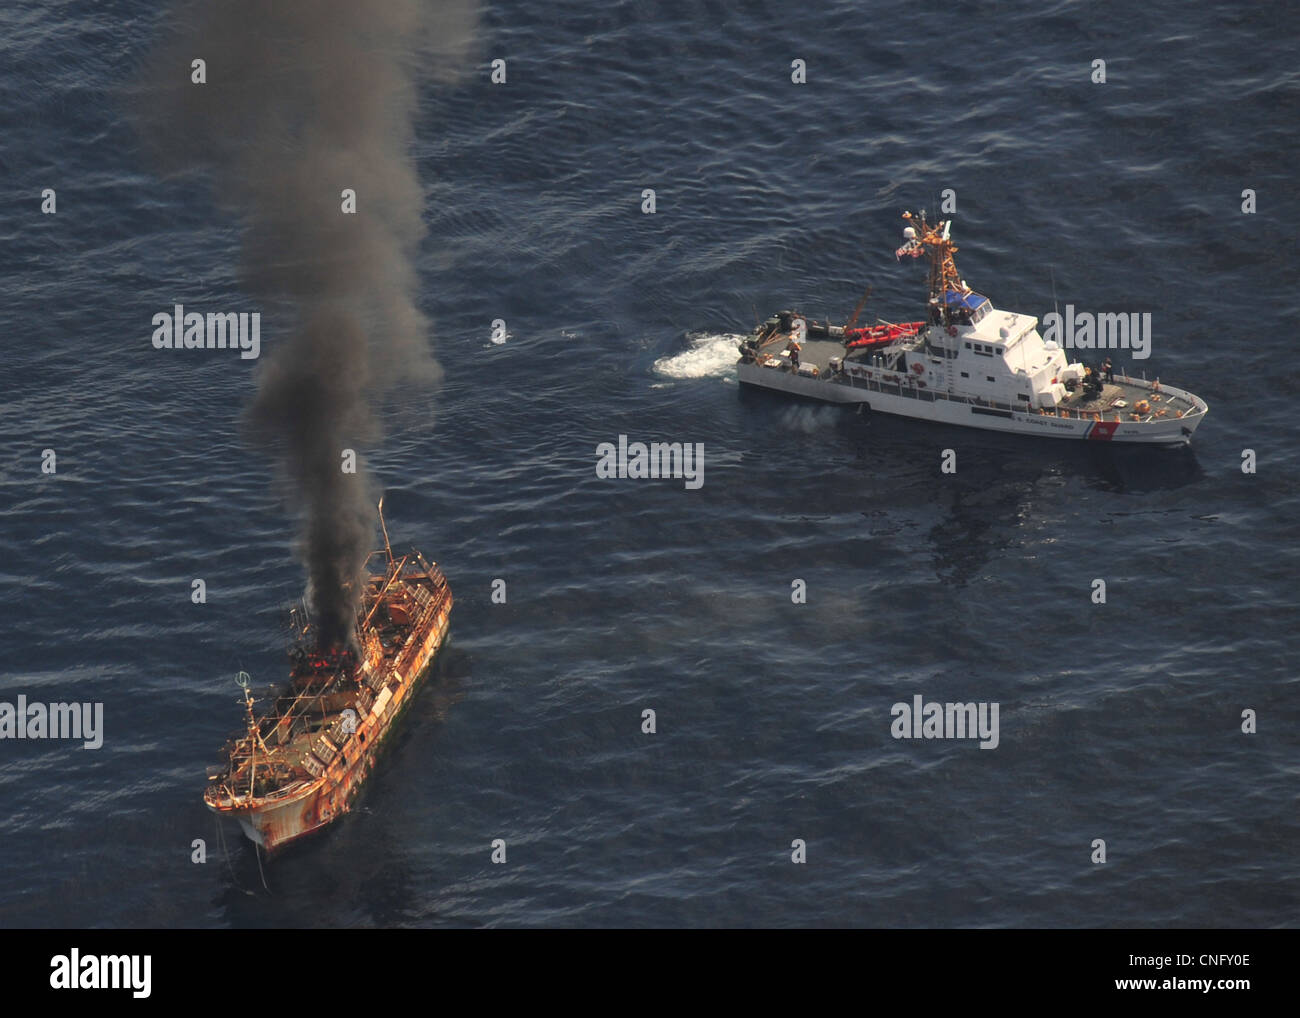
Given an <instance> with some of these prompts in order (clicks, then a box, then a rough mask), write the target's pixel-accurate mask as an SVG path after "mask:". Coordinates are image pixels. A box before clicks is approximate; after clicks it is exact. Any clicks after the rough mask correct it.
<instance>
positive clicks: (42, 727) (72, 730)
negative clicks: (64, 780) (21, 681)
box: [0, 693, 104, 749]
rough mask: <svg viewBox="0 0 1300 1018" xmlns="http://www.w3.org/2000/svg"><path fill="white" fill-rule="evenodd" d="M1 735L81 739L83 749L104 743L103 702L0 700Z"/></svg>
mask: <svg viewBox="0 0 1300 1018" xmlns="http://www.w3.org/2000/svg"><path fill="white" fill-rule="evenodd" d="M0 739H81V740H82V743H81V748H82V749H99V747H100V746H102V745H103V744H104V705H103V704H102V703H51V704H44V703H28V702H27V697H26V695H25V694H21V693H20V694H19V696H18V703H17V704H12V703H8V702H0Z"/></svg>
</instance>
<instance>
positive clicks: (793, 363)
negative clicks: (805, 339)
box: [786, 339, 803, 371]
mask: <svg viewBox="0 0 1300 1018" xmlns="http://www.w3.org/2000/svg"><path fill="white" fill-rule="evenodd" d="M786 349H787V350H789V351H790V370H791V371H798V370H799V351H800V350H802V349H803V347H801V346H800V345H799V341H798V340H797V339H792V340H790V345H789V346H787V347H786Z"/></svg>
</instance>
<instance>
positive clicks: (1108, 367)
mask: <svg viewBox="0 0 1300 1018" xmlns="http://www.w3.org/2000/svg"><path fill="white" fill-rule="evenodd" d="M1101 370H1102V372H1103V373H1104V374H1105V376H1106V381H1108V382H1114V381H1115V366H1114V365H1113V364H1111V362H1110V358H1109V357H1107V358H1106V359H1105V360H1104V361H1102V362H1101Z"/></svg>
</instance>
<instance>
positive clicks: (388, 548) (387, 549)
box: [379, 495, 393, 566]
mask: <svg viewBox="0 0 1300 1018" xmlns="http://www.w3.org/2000/svg"><path fill="white" fill-rule="evenodd" d="M379 529H380V530H382V531H383V532H384V554H385V555H387V556H388V564H389V565H390V566H391V565H392V564H393V549H392V546H391V545H389V543H388V526H387V524H385V523H384V496H383V495H380V496H379Z"/></svg>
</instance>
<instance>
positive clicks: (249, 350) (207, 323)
mask: <svg viewBox="0 0 1300 1018" xmlns="http://www.w3.org/2000/svg"><path fill="white" fill-rule="evenodd" d="M153 325H154V330H153V348H154V349H155V350H238V351H239V356H240V357H241V358H242V359H243V360H246V361H252V360H256V359H257V357H258V355H259V354H260V353H261V352H262V313H261V312H260V311H254V312H253V313H252V314H251V315H250V314H249V313H248V312H247V311H241V312H239V313H238V314H236V313H235V312H233V311H228V312H225V313H223V314H217V313H214V312H211V311H209V312H208V314H207V315H206V316H204V315H203V314H201V313H199V312H198V311H189V312H187V311H186V310H185V305H184V304H177V305H175V306H174V307H173V309H172V311H170V312H168V311H159V312H158V313H157V314H156V315H154V316H153Z"/></svg>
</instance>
